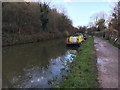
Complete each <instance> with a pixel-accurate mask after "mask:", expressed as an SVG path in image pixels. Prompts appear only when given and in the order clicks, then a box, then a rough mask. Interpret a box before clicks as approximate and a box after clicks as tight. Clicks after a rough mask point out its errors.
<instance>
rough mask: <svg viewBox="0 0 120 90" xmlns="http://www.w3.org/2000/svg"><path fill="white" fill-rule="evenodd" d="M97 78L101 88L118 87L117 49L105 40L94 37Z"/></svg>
mask: <svg viewBox="0 0 120 90" xmlns="http://www.w3.org/2000/svg"><path fill="white" fill-rule="evenodd" d="M94 45H95V48H96V52H97V67H98V80H99V83H100V87H102V88H118V49H117V48H116V47H114V46H112V45H111V44H109V43H108V42H107V41H105V40H102V39H100V38H97V37H95V38H94Z"/></svg>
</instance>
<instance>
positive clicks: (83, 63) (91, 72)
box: [60, 37, 98, 88]
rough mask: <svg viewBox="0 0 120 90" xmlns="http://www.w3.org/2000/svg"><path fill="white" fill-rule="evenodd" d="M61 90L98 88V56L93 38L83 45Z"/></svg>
mask: <svg viewBox="0 0 120 90" xmlns="http://www.w3.org/2000/svg"><path fill="white" fill-rule="evenodd" d="M60 87H61V88H67V87H69V88H97V87H98V82H97V68H96V54H95V50H94V44H93V38H92V37H90V38H89V39H88V40H87V41H86V42H85V43H83V44H82V45H81V46H80V48H79V50H78V54H77V56H76V58H75V59H74V60H73V62H72V64H71V65H70V72H69V74H68V76H67V77H66V79H65V81H64V82H63V83H62V84H61V85H60Z"/></svg>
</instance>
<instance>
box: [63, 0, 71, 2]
mask: <svg viewBox="0 0 120 90" xmlns="http://www.w3.org/2000/svg"><path fill="white" fill-rule="evenodd" d="M64 2H72V0H64Z"/></svg>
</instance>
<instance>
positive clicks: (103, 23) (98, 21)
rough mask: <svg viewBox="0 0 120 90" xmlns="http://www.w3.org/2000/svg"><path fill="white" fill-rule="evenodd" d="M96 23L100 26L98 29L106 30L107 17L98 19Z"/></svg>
mask: <svg viewBox="0 0 120 90" xmlns="http://www.w3.org/2000/svg"><path fill="white" fill-rule="evenodd" d="M96 25H97V26H98V31H101V30H104V29H105V19H104V18H100V19H98V20H97V22H96Z"/></svg>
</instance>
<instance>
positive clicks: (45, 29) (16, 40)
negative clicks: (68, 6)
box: [2, 2, 75, 46]
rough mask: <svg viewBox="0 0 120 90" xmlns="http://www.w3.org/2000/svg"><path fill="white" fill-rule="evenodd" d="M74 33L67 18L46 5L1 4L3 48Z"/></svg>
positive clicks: (31, 3) (33, 3)
mask: <svg viewBox="0 0 120 90" xmlns="http://www.w3.org/2000/svg"><path fill="white" fill-rule="evenodd" d="M74 31H75V28H74V27H73V26H72V21H71V20H70V19H69V18H68V16H67V15H65V14H64V13H62V12H59V11H58V10H57V9H56V8H51V7H50V5H49V4H48V3H37V2H36V3H35V2H3V3H2V40H3V43H2V44H3V46H5V45H14V44H20V43H28V42H36V41H41V40H48V39H53V38H60V37H65V36H68V35H69V34H72V33H74Z"/></svg>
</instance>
